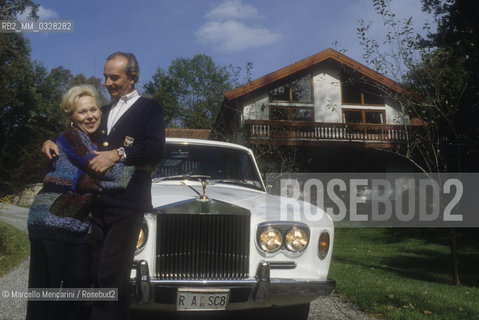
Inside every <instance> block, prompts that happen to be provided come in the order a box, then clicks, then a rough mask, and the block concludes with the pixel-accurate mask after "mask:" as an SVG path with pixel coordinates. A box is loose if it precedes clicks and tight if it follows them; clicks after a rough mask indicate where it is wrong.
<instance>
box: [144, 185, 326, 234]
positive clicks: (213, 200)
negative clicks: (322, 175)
mask: <svg viewBox="0 0 479 320" xmlns="http://www.w3.org/2000/svg"><path fill="white" fill-rule="evenodd" d="M188 185H189V186H190V187H192V188H194V189H195V190H196V191H197V192H198V193H199V194H200V195H202V194H203V188H202V185H201V184H200V183H199V182H196V181H189V182H188ZM190 187H188V186H186V185H184V184H182V183H181V182H180V181H166V182H160V183H153V186H152V201H153V208H154V209H155V211H156V212H164V213H225V212H228V213H236V214H241V213H245V212H251V213H252V214H253V215H254V216H255V219H257V221H265V220H269V221H273V220H275V221H284V220H295V221H302V220H308V221H309V223H310V224H312V225H316V224H318V225H321V224H322V225H323V226H325V225H332V221H331V218H330V217H329V216H328V215H327V214H326V213H324V211H323V210H321V209H319V208H316V207H314V206H310V207H306V210H305V205H306V206H308V204H307V203H305V202H303V201H299V200H298V201H296V200H294V204H295V205H297V209H298V211H297V212H301V213H300V215H297V214H294V213H291V212H287V210H284V208H285V207H288V206H287V203H288V202H287V201H286V202H285V201H284V200H285V198H284V197H283V198H281V197H279V196H275V195H268V194H267V193H266V192H262V191H257V190H253V189H249V188H245V187H240V186H234V185H229V184H221V183H219V184H212V185H208V186H207V187H206V196H207V197H208V200H207V201H202V200H201V199H200V196H199V195H198V193H196V192H195V191H193V190H192V189H191V188H190ZM286 200H288V199H286ZM311 207H314V208H316V210H317V215H316V216H310V217H309V218H308V216H305V215H306V214H305V212H307V211H308V210H309V211H311V209H310V208H311ZM282 209H283V210H282Z"/></svg>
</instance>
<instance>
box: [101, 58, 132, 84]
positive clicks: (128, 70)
mask: <svg viewBox="0 0 479 320" xmlns="http://www.w3.org/2000/svg"><path fill="white" fill-rule="evenodd" d="M118 56H122V57H125V58H126V60H127V61H128V63H127V65H126V70H125V71H126V75H127V76H128V78H130V77H131V75H132V74H133V73H136V80H135V83H136V82H137V81H138V79H139V77H140V65H139V64H138V60H136V57H135V55H134V54H133V53H129V52H121V51H117V52H115V53H112V54H110V55H109V56H108V58H106V61H110V60H112V59H114V58H116V57H118Z"/></svg>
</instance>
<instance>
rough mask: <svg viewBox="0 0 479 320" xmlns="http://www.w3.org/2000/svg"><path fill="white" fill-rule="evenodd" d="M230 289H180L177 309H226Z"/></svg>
mask: <svg viewBox="0 0 479 320" xmlns="http://www.w3.org/2000/svg"><path fill="white" fill-rule="evenodd" d="M229 298H230V289H183V288H182V289H178V296H177V298H176V309H177V310H179V311H180V310H182V311H200V310H226V307H227V306H228V302H229Z"/></svg>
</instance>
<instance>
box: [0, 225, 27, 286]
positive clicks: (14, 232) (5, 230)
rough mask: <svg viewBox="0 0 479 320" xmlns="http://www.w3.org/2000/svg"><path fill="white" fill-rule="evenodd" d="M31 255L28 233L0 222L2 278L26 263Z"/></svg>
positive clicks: (0, 271) (0, 275)
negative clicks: (21, 263) (20, 264)
mask: <svg viewBox="0 0 479 320" xmlns="http://www.w3.org/2000/svg"><path fill="white" fill-rule="evenodd" d="M29 254H30V242H29V241H28V235H27V233H26V232H23V231H20V230H18V229H17V228H15V227H13V226H11V225H9V224H6V223H4V222H2V221H0V277H3V276H4V275H5V274H6V273H7V272H8V271H10V269H12V268H13V267H15V266H16V265H18V264H19V263H20V262H22V261H24V260H25V259H26V258H27V257H28V255H29Z"/></svg>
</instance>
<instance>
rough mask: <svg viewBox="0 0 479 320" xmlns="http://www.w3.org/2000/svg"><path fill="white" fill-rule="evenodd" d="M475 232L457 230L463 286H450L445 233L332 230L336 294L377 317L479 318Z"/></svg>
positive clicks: (478, 249) (478, 241)
mask: <svg viewBox="0 0 479 320" xmlns="http://www.w3.org/2000/svg"><path fill="white" fill-rule="evenodd" d="M478 231H479V230H477V229H475V230H472V229H464V230H457V232H458V234H459V237H458V239H459V245H460V248H459V263H460V264H459V271H460V277H461V282H462V284H463V285H462V286H460V287H458V286H454V285H452V276H451V265H452V264H451V260H450V248H449V245H448V243H449V238H448V237H449V236H450V230H449V229H388V228H338V229H336V235H335V243H334V250H333V262H332V264H331V270H330V277H331V278H332V279H335V280H336V281H337V287H336V290H337V291H338V292H339V293H340V294H341V295H343V296H345V297H347V298H348V299H350V300H351V301H352V302H353V303H354V304H355V305H357V306H358V307H359V308H360V309H362V310H364V311H367V312H369V313H371V314H372V315H374V316H375V317H377V318H379V319H479V237H478V234H479V232H478Z"/></svg>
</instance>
